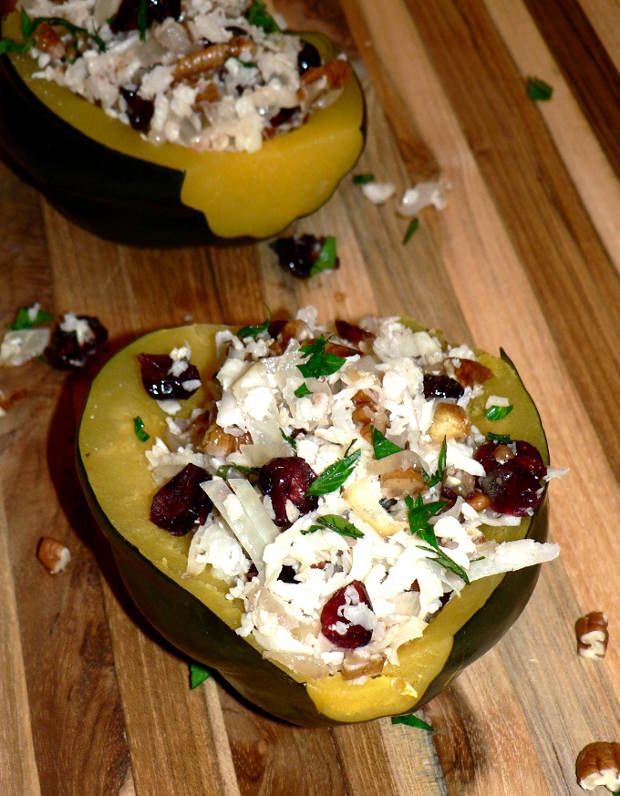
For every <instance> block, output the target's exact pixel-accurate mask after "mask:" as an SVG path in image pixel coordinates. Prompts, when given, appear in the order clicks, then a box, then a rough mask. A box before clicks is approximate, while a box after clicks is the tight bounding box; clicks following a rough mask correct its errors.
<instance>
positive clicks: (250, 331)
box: [237, 315, 271, 340]
mask: <svg viewBox="0 0 620 796" xmlns="http://www.w3.org/2000/svg"><path fill="white" fill-rule="evenodd" d="M270 323H271V315H269V317H268V318H267V320H266V321H263V323H259V324H257V325H256V326H242V327H241V329H239V331H238V332H237V337H238V338H239V339H240V340H244V339H245V338H246V337H253V338H254V339H256V338H257V337H258V335H259V334H262V333H263V332H266V331H267V329H269V324H270Z"/></svg>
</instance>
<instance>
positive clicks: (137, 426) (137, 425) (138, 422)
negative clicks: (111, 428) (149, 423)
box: [133, 415, 151, 442]
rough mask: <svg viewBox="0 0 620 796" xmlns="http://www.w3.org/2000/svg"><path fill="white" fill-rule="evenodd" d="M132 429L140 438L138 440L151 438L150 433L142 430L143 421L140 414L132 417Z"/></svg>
mask: <svg viewBox="0 0 620 796" xmlns="http://www.w3.org/2000/svg"><path fill="white" fill-rule="evenodd" d="M133 430H134V431H135V432H136V437H137V438H138V439H139V440H140V442H146V441H147V440H149V439H150V438H151V437H150V435H149V434H147V433H146V431H145V430H144V421H143V420H142V418H141V417H140V415H138V416H137V417H134V419H133Z"/></svg>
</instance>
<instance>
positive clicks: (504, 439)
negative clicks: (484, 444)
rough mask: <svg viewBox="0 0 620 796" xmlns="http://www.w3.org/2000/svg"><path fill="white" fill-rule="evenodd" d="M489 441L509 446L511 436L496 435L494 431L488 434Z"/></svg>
mask: <svg viewBox="0 0 620 796" xmlns="http://www.w3.org/2000/svg"><path fill="white" fill-rule="evenodd" d="M487 440H488V441H489V442H499V443H501V444H502V445H507V444H508V443H509V442H510V434H494V433H493V432H492V431H489V432H488V433H487Z"/></svg>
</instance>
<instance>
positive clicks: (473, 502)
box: [465, 490, 491, 511]
mask: <svg viewBox="0 0 620 796" xmlns="http://www.w3.org/2000/svg"><path fill="white" fill-rule="evenodd" d="M465 502H466V503H469V505H470V506H471V507H472V509H475V510H476V511H484V510H485V509H488V508H489V506H490V505H491V498H490V497H489V496H488V495H485V494H484V492H480V491H479V490H476V491H475V492H472V494H471V495H468V496H467V497H466V498H465Z"/></svg>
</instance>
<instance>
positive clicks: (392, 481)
mask: <svg viewBox="0 0 620 796" xmlns="http://www.w3.org/2000/svg"><path fill="white" fill-rule="evenodd" d="M380 481H381V493H382V494H383V495H384V497H387V498H398V497H403V495H413V496H415V495H419V494H420V493H421V492H423V491H424V490H425V489H426V483H425V482H424V478H423V477H422V474H421V473H419V472H418V471H417V470H414V469H413V467H408V468H407V469H406V470H390V472H389V473H383V475H382V476H381V478H380Z"/></svg>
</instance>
